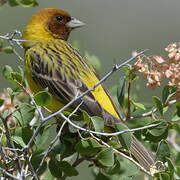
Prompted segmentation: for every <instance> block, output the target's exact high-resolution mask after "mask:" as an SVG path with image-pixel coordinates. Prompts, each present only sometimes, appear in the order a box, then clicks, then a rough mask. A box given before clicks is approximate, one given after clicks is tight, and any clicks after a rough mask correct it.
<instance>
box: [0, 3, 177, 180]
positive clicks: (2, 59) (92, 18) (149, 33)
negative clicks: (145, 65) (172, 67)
mask: <svg viewBox="0 0 180 180" xmlns="http://www.w3.org/2000/svg"><path fill="white" fill-rule="evenodd" d="M38 2H39V6H37V7H34V8H22V7H19V6H18V7H14V8H12V7H9V6H8V5H7V4H6V5H4V6H3V7H1V8H0V35H4V34H6V33H10V32H12V31H13V30H14V29H18V30H23V27H24V26H25V25H26V23H27V21H28V19H29V18H30V17H31V15H32V14H34V13H35V12H37V11H38V10H39V9H42V8H47V7H56V8H61V9H64V10H67V11H68V12H70V14H71V15H72V16H74V17H76V18H78V19H79V20H81V21H83V22H85V23H86V26H85V27H83V28H81V29H77V30H76V31H74V32H73V33H72V34H71V37H70V39H69V41H70V42H73V41H75V40H78V41H79V43H80V46H81V53H82V54H83V53H84V51H85V50H87V51H88V52H89V53H90V54H95V55H96V56H98V57H99V58H100V60H101V63H102V67H101V72H100V73H101V75H103V74H104V73H105V72H107V71H108V70H110V69H111V68H112V65H113V63H114V62H116V63H118V64H119V63H121V62H123V61H124V60H125V59H127V58H129V57H130V56H131V52H132V51H133V50H142V49H146V48H149V49H150V51H148V53H147V54H164V48H165V47H166V46H167V45H168V44H169V43H170V42H176V41H178V40H179V29H180V20H179V17H180V11H179V7H180V0H171V1H169V0H111V1H110V0H51V1H49V0H38ZM19 50H20V49H19ZM20 52H21V53H22V54H23V52H22V50H20ZM5 64H8V65H10V66H12V67H14V68H15V67H16V68H17V66H18V65H20V64H21V62H20V60H18V59H17V57H16V56H15V55H13V54H12V55H6V54H4V53H0V72H2V68H3V66H4V65H5ZM119 77H120V72H117V73H116V74H115V75H113V76H112V77H111V78H110V79H109V80H108V82H107V84H108V85H109V86H110V85H113V84H115V83H116V82H117V80H118V78H119ZM0 82H1V83H0V89H1V90H2V89H3V88H4V87H8V86H9V84H8V82H7V81H5V80H4V79H3V78H2V76H0ZM141 96H142V97H146V96H147V93H146V92H145V91H144V94H143V93H142V94H141ZM81 168H85V169H87V164H85V165H81ZM82 171H84V169H82ZM84 177H85V178H86V180H88V179H91V178H90V177H92V175H91V173H90V171H84V174H82V175H81V176H78V177H73V179H74V180H76V179H77V180H78V179H84Z"/></svg>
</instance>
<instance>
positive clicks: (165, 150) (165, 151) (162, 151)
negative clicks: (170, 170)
mask: <svg viewBox="0 0 180 180" xmlns="http://www.w3.org/2000/svg"><path fill="white" fill-rule="evenodd" d="M168 157H170V149H169V146H168V143H167V142H166V141H165V140H161V141H160V143H159V144H158V149H157V153H156V160H159V161H162V162H166V158H168Z"/></svg>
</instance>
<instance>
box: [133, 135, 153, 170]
mask: <svg viewBox="0 0 180 180" xmlns="http://www.w3.org/2000/svg"><path fill="white" fill-rule="evenodd" d="M130 153H131V154H132V156H133V157H134V158H135V159H136V160H137V161H138V163H139V164H140V165H141V166H142V167H143V168H145V169H146V170H148V171H149V170H150V168H151V167H152V166H153V165H154V163H155V160H154V156H153V154H152V153H151V152H150V151H148V150H147V149H146V148H145V147H144V145H142V143H140V142H139V141H138V140H137V139H136V138H135V137H134V136H132V141H131V146H130Z"/></svg>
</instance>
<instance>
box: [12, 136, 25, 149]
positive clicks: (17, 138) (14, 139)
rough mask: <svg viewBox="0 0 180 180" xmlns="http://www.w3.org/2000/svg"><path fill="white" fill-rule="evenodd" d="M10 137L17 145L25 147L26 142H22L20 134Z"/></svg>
mask: <svg viewBox="0 0 180 180" xmlns="http://www.w3.org/2000/svg"><path fill="white" fill-rule="evenodd" d="M11 139H12V140H13V141H14V142H15V143H16V144H18V145H20V146H21V147H25V146H26V144H25V143H24V141H23V139H22V137H20V136H12V137H11Z"/></svg>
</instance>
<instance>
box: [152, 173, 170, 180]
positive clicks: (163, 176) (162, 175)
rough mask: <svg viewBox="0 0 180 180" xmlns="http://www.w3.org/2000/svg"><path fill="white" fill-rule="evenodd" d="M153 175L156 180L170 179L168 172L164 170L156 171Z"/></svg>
mask: <svg viewBox="0 0 180 180" xmlns="http://www.w3.org/2000/svg"><path fill="white" fill-rule="evenodd" d="M154 177H157V178H158V179H157V180H171V178H170V176H169V174H168V173H166V172H160V173H156V174H154Z"/></svg>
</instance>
